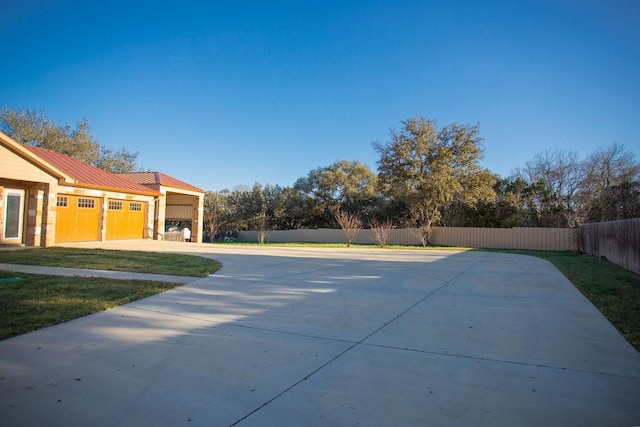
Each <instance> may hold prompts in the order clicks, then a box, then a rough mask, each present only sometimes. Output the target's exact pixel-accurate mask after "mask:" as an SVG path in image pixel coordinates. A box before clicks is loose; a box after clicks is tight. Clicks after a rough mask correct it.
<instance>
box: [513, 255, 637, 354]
mask: <svg viewBox="0 0 640 427" xmlns="http://www.w3.org/2000/svg"><path fill="white" fill-rule="evenodd" d="M501 252H510V253H519V254H525V255H533V256H537V257H540V258H543V259H546V260H547V261H549V262H551V263H552V264H553V265H555V266H556V268H557V269H558V270H560V271H561V272H562V274H564V275H565V276H566V277H567V278H568V279H569V280H570V281H571V282H572V283H573V284H574V285H575V286H576V287H577V288H578V289H579V290H580V292H582V293H583V294H584V295H585V296H586V297H587V298H588V299H589V301H591V302H592V303H593V305H595V306H596V307H597V308H598V310H600V312H601V313H602V314H604V316H605V317H606V318H607V319H609V321H610V322H611V323H612V324H613V326H615V327H616V329H618V331H620V333H622V335H624V337H625V338H626V339H627V341H629V343H630V344H631V345H632V346H634V347H635V348H636V349H637V350H638V351H640V275H637V274H635V273H632V272H630V271H628V270H625V269H624V268H622V267H619V266H617V265H615V264H612V263H610V262H607V261H600V260H599V259H597V258H595V257H592V256H588V255H577V254H574V253H571V252H543V251H515V250H511V251H501Z"/></svg>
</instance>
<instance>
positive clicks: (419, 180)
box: [374, 117, 495, 237]
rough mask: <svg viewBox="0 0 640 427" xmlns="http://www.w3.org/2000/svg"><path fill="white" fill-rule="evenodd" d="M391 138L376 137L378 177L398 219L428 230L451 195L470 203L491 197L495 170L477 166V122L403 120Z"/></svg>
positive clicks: (416, 118)
mask: <svg viewBox="0 0 640 427" xmlns="http://www.w3.org/2000/svg"><path fill="white" fill-rule="evenodd" d="M401 123H402V129H401V130H400V131H395V130H392V131H391V132H390V137H391V138H390V141H388V142H387V143H385V144H381V143H377V142H376V143H374V148H375V150H376V151H377V152H378V153H379V154H380V160H379V161H378V181H379V183H380V186H381V191H382V192H383V194H384V195H385V197H386V198H387V199H388V200H390V203H393V204H394V205H395V206H396V214H397V216H396V219H397V220H399V221H398V222H399V223H400V225H404V226H418V227H420V228H421V229H422V230H423V232H424V233H425V234H426V235H427V237H428V235H429V234H430V232H431V226H432V225H434V224H437V223H438V222H439V221H440V219H441V218H442V211H443V209H444V208H445V207H446V206H447V205H448V204H449V203H451V202H452V201H453V200H459V201H460V202H461V203H465V204H474V203H477V202H479V201H483V200H492V199H493V198H494V197H495V192H494V190H493V184H494V183H495V176H494V175H493V174H492V173H490V172H489V171H487V170H484V169H482V168H481V167H480V164H479V162H480V160H481V158H482V146H481V141H482V139H481V138H480V135H479V127H478V125H475V126H468V125H460V124H457V123H453V124H450V125H448V126H445V127H443V128H441V129H438V128H437V126H436V122H435V120H430V119H425V118H421V117H415V118H412V119H408V120H405V121H403V122H401Z"/></svg>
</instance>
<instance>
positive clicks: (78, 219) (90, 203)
mask: <svg viewBox="0 0 640 427" xmlns="http://www.w3.org/2000/svg"><path fill="white" fill-rule="evenodd" d="M56 212H57V213H56V242H59V243H62V242H92V241H96V240H98V239H99V237H98V236H99V232H100V199H99V198H97V197H83V196H74V195H71V194H69V195H64V194H63V195H59V196H58V200H57V203H56Z"/></svg>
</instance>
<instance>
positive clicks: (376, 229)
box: [371, 219, 393, 248]
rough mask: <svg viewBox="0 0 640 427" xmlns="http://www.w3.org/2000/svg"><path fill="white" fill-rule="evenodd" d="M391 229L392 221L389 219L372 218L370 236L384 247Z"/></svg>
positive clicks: (389, 236)
mask: <svg viewBox="0 0 640 427" xmlns="http://www.w3.org/2000/svg"><path fill="white" fill-rule="evenodd" d="M392 229H393V222H392V221H391V220H390V219H387V220H385V221H378V220H374V221H373V222H372V223H371V234H372V237H371V238H372V239H373V241H374V242H376V243H377V244H378V246H380V247H381V248H384V247H385V246H386V245H387V243H389V239H390V238H391V230H392Z"/></svg>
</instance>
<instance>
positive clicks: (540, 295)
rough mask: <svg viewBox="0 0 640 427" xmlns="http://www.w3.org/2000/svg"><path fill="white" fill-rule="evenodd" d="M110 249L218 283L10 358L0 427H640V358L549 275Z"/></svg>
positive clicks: (0, 392)
mask: <svg viewBox="0 0 640 427" xmlns="http://www.w3.org/2000/svg"><path fill="white" fill-rule="evenodd" d="M92 246H94V245H92ZM101 247H105V248H114V249H115V248H120V249H144V250H163V251H177V252H185V253H189V252H193V253H200V254H202V255H205V256H209V257H213V258H216V259H218V260H220V261H221V262H223V264H224V267H223V269H222V270H220V271H219V272H217V273H216V274H214V275H212V276H209V277H207V278H204V279H200V280H197V281H194V282H192V283H190V284H187V285H185V286H182V287H180V288H176V289H174V290H171V291H169V292H165V293H163V294H160V295H156V296H154V297H151V298H147V299H145V300H142V301H138V302H135V303H132V304H128V305H126V306H122V307H118V308H116V309H112V310H108V311H106V312H102V313H99V314H95V315H92V316H88V317H85V318H82V319H78V320H75V321H72V322H68V323H66V324H62V325H58V326H53V327H50V328H47V329H44V330H41V331H37V332H34V333H30V334H27V335H23V336H20V337H16V338H13V339H9V340H5V341H2V342H0V401H1V403H0V424H1V425H3V426H13V425H16V426H17V425H20V426H34V425H47V426H62V425H64V426H69V425H74V426H75V425H77V426H86V425H91V426H100V425H103V426H115V425H118V426H144V425H148V426H177V425H185V426H227V425H239V426H282V425H294V426H322V425H326V426H335V425H361V426H372V425H377V426H390V425H398V426H399V425H403V426H404V425H420V426H422V425H430V426H431V425H433V426H438V425H465V426H468V425H485V426H496V425H509V426H513V425H532V426H540V425H545V426H553V425H557V426H560V425H581V426H588V425H593V426H605V425H617V426H624V425H637V424H640V354H639V353H638V352H637V351H636V350H634V349H633V348H632V347H631V346H630V345H629V344H628V343H627V342H626V341H625V340H624V339H623V338H622V336H621V335H620V334H619V333H618V332H617V331H616V330H615V329H614V328H613V326H611V324H610V323H609V322H608V321H607V320H606V319H605V318H604V317H603V316H602V315H601V314H600V313H599V312H598V310H596V309H595V308H594V307H593V306H592V305H591V304H590V303H589V302H588V301H587V300H586V299H585V298H584V297H583V296H582V295H581V294H580V293H579V292H578V291H577V290H576V289H575V288H574V287H573V285H572V284H571V283H570V282H569V281H568V280H567V279H566V278H564V276H562V275H561V274H560V273H559V272H558V271H557V270H556V269H555V268H554V267H553V266H552V265H551V264H549V263H547V262H546V261H543V260H540V259H537V258H533V257H527V256H520V255H507V254H495V253H483V252H449V251H446V252H444V251H443V252H437V251H429V252H423V251H386V250H379V249H348V250H346V249H342V250H338V249H308V248H304V249H295V248H279V249H278V248H276V249H274V248H262V247H237V246H210V245H209V246H207V245H197V244H188V243H169V242H143V241H140V242H111V243H105V244H102V245H101Z"/></svg>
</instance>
